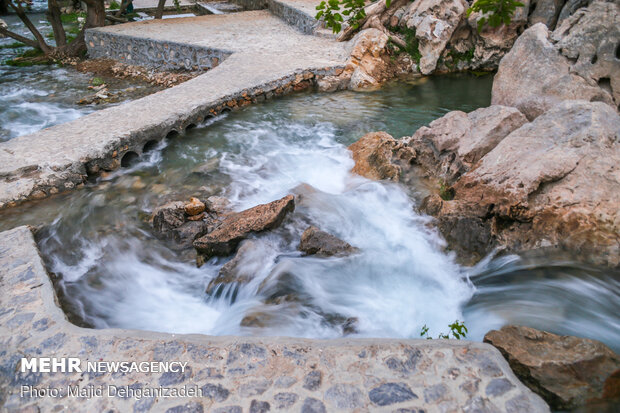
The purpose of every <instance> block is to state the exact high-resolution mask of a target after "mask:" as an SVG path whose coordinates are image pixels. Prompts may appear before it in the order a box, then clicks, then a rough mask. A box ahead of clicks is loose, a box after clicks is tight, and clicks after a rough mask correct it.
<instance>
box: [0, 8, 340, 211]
mask: <svg viewBox="0 0 620 413" xmlns="http://www.w3.org/2000/svg"><path fill="white" fill-rule="evenodd" d="M300 15H301V14H300ZM302 17H303V16H302ZM293 20H294V19H293ZM302 20H303V19H302ZM302 26H303V25H302ZM303 27H305V26H303ZM87 41H88V45H89V52H90V54H91V55H93V56H99V57H103V56H108V57H111V58H116V59H118V60H122V61H125V62H128V63H134V64H162V65H169V66H170V65H172V66H174V65H178V66H179V67H183V66H190V67H192V66H200V67H211V68H212V69H211V70H209V71H208V72H207V73H205V74H203V75H201V76H198V77H196V78H194V79H192V80H190V81H188V82H185V83H183V84H181V85H178V86H176V87H173V88H171V89H167V90H164V91H161V92H159V93H155V94H153V95H150V96H147V97H144V98H142V99H139V100H136V101H132V102H129V103H126V104H123V105H121V106H117V107H113V108H109V109H105V110H102V111H98V112H95V113H92V114H90V115H87V116H84V117H82V118H79V119H77V120H75V121H72V122H69V123H65V124H61V125H57V126H54V127H51V128H48V129H44V130H42V131H39V132H37V133H34V134H31V135H27V136H21V137H18V138H15V139H12V140H10V141H8V142H4V143H1V144H0V208H4V207H11V206H15V205H17V204H19V203H20V202H22V201H25V200H29V199H40V198H45V197H47V196H49V195H50V194H54V193H57V192H62V191H65V190H69V189H72V188H75V187H76V186H78V185H80V184H81V183H83V182H84V181H85V180H86V179H87V177H88V176H89V175H96V174H98V173H99V172H100V171H101V170H112V169H115V168H117V167H119V166H120V165H121V163H122V158H123V156H124V155H125V154H126V153H128V152H130V151H131V152H135V153H138V154H140V153H141V152H142V147H143V146H144V144H145V143H146V142H147V141H151V140H156V141H158V140H160V139H162V138H164V137H165V136H166V135H167V134H168V133H170V132H171V131H176V132H182V131H183V130H184V128H185V127H186V126H188V125H189V124H195V123H198V122H201V121H203V120H204V119H205V118H206V117H208V116H210V115H213V114H216V113H218V112H220V111H222V110H225V109H230V108H233V109H234V108H235V107H237V106H242V105H245V104H248V103H253V102H257V101H261V100H264V99H268V98H270V97H272V96H274V95H279V94H285V93H288V92H290V91H292V90H295V89H301V88H304V87H308V86H311V85H312V83H313V82H314V81H315V80H316V79H317V78H319V77H321V76H324V75H326V74H335V73H339V72H340V71H341V70H342V67H343V64H344V62H345V60H346V58H347V53H346V50H345V48H346V44H343V43H338V42H335V41H334V40H332V39H329V38H323V37H317V36H309V35H304V34H303V30H300V29H299V28H297V27H296V26H291V25H290V24H287V23H286V22H285V21H284V20H282V19H280V18H278V17H276V16H274V15H273V14H272V13H270V12H269V11H268V10H260V11H248V12H242V13H233V14H227V15H208V16H200V17H195V18H183V19H168V20H160V21H154V20H150V21H144V22H137V23H129V24H123V25H117V26H109V27H105V28H99V29H93V30H89V31H88V32H87Z"/></svg>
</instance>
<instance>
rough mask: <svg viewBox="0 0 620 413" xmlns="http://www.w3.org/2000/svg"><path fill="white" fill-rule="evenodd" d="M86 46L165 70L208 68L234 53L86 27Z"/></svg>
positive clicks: (97, 54)
mask: <svg viewBox="0 0 620 413" xmlns="http://www.w3.org/2000/svg"><path fill="white" fill-rule="evenodd" d="M85 40H86V46H87V48H88V55H89V57H91V58H108V59H114V60H118V61H120V62H123V63H127V64H130V65H142V66H145V65H146V66H151V67H154V68H157V69H162V70H178V69H185V70H208V69H212V68H214V67H215V66H217V65H218V64H220V63H221V62H222V61H223V60H224V59H226V58H227V57H228V56H230V55H231V54H232V53H231V52H228V51H225V50H218V49H213V48H208V47H201V46H195V45H192V44H187V43H176V42H171V41H159V40H151V39H144V38H136V37H133V36H125V35H122V34H117V33H114V34H112V33H106V32H103V31H97V30H86V32H85Z"/></svg>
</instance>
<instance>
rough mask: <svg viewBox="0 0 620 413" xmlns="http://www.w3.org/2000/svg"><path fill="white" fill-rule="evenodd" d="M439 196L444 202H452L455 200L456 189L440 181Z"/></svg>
mask: <svg viewBox="0 0 620 413" xmlns="http://www.w3.org/2000/svg"><path fill="white" fill-rule="evenodd" d="M439 196H440V197H441V199H443V200H444V201H452V200H453V199H454V188H452V187H451V186H450V185H448V184H447V183H446V181H444V180H441V181H439Z"/></svg>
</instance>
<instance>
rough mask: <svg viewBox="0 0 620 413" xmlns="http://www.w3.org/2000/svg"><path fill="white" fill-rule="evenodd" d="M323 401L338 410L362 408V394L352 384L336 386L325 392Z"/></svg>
mask: <svg viewBox="0 0 620 413" xmlns="http://www.w3.org/2000/svg"><path fill="white" fill-rule="evenodd" d="M325 400H326V401H328V402H331V403H333V404H335V405H336V407H338V409H356V408H361V407H364V405H365V404H366V403H365V402H364V393H362V391H361V390H360V389H358V388H357V387H355V386H354V385H352V384H336V385H334V386H332V387H330V388H329V389H327V391H326V392H325Z"/></svg>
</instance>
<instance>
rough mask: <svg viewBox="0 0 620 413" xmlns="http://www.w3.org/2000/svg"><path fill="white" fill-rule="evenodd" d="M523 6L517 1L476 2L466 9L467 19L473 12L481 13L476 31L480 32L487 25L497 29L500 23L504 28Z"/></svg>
mask: <svg viewBox="0 0 620 413" xmlns="http://www.w3.org/2000/svg"><path fill="white" fill-rule="evenodd" d="M523 6H524V4H523V3H521V2H519V1H517V0H476V2H475V3H474V4H472V6H471V7H470V8H469V9H467V17H469V16H470V15H471V14H472V13H473V12H480V13H482V15H483V16H482V17H481V18H480V19H479V20H478V31H479V32H480V31H481V30H482V28H483V27H484V25H485V24H487V23H488V24H489V26H491V27H499V26H500V25H501V24H502V23H503V24H505V25H506V26H507V25H509V24H510V21H511V20H512V16H513V15H514V13H515V10H517V7H523Z"/></svg>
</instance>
